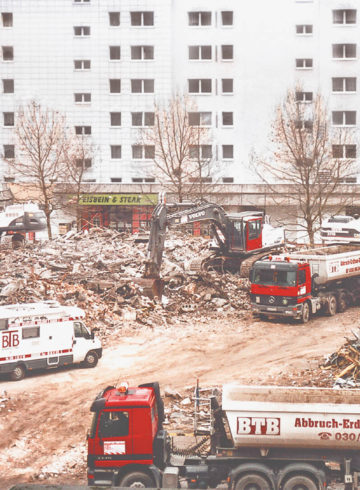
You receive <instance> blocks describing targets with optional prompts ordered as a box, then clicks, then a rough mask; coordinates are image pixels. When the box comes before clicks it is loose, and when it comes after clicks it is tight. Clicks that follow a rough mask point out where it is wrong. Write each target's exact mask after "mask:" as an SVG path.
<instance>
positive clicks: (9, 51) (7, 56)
mask: <svg viewBox="0 0 360 490" xmlns="http://www.w3.org/2000/svg"><path fill="white" fill-rule="evenodd" d="M1 49H2V57H3V61H13V59H14V48H13V47H12V46H2V48H1Z"/></svg>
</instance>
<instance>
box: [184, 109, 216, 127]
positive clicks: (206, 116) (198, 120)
mask: <svg viewBox="0 0 360 490" xmlns="http://www.w3.org/2000/svg"><path fill="white" fill-rule="evenodd" d="M188 117H189V126H211V112H189V113H188Z"/></svg>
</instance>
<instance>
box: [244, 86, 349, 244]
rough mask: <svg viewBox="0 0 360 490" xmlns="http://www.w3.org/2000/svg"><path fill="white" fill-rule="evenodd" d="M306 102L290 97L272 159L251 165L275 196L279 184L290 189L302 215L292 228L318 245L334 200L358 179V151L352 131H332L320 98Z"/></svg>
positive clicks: (278, 122) (281, 111) (275, 129)
mask: <svg viewBox="0 0 360 490" xmlns="http://www.w3.org/2000/svg"><path fill="white" fill-rule="evenodd" d="M305 94H306V93H305ZM304 97H306V96H304V92H303V91H302V90H301V88H299V87H297V88H296V89H295V90H289V91H288V92H287V94H286V97H285V98H284V100H283V102H282V103H281V104H280V105H279V107H278V108H277V113H276V118H275V121H274V123H273V126H272V138H271V140H272V143H273V144H274V148H275V150H274V151H273V152H272V154H271V157H270V158H261V157H259V156H256V155H255V154H254V155H253V157H252V164H253V166H254V168H255V171H256V172H257V174H258V175H259V176H260V177H261V179H262V180H263V181H264V182H265V183H267V184H268V185H269V187H270V190H271V191H272V192H273V194H274V195H276V193H277V190H276V187H275V186H274V183H277V184H278V183H283V184H287V185H288V186H289V193H290V195H291V199H292V201H293V203H294V204H295V206H296V208H297V211H296V212H295V213H294V215H293V216H290V217H289V223H288V224H292V225H294V224H295V225H296V226H297V227H300V228H302V229H304V230H305V231H306V233H307V235H308V237H309V241H310V244H311V245H313V244H314V236H315V233H316V231H317V230H318V229H319V227H320V226H321V222H322V219H323V216H324V212H325V210H326V208H328V206H329V200H330V198H331V196H332V194H333V193H334V191H335V190H336V189H338V188H339V186H340V185H341V184H342V183H343V182H344V181H346V179H348V178H349V177H353V176H354V175H355V173H356V168H355V160H354V159H355V158H356V145H355V133H354V131H353V130H352V129H351V128H346V127H334V126H332V124H331V121H330V116H329V112H328V110H327V107H326V104H325V102H324V99H323V97H322V96H321V95H320V94H316V95H315V97H314V98H313V100H311V101H306V103H305V102H304ZM275 199H276V198H275ZM279 203H280V201H279ZM345 205H346V203H345V202H344V201H343V202H342V203H340V204H339V206H338V211H337V212H340V211H341V209H343V208H344V206H345Z"/></svg>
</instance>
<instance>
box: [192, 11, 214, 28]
mask: <svg viewBox="0 0 360 490" xmlns="http://www.w3.org/2000/svg"><path fill="white" fill-rule="evenodd" d="M188 16H189V26H210V25H211V12H188Z"/></svg>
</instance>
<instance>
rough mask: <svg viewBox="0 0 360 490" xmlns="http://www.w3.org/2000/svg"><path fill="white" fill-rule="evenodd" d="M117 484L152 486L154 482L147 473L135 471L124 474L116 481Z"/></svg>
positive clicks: (122, 485) (141, 486)
mask: <svg viewBox="0 0 360 490" xmlns="http://www.w3.org/2000/svg"><path fill="white" fill-rule="evenodd" d="M118 486H119V487H130V488H154V482H153V480H152V478H151V476H149V475H148V474H147V473H143V472H142V471H135V472H134V473H129V474H128V475H125V476H124V478H122V479H121V480H120V482H119V483H118Z"/></svg>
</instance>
